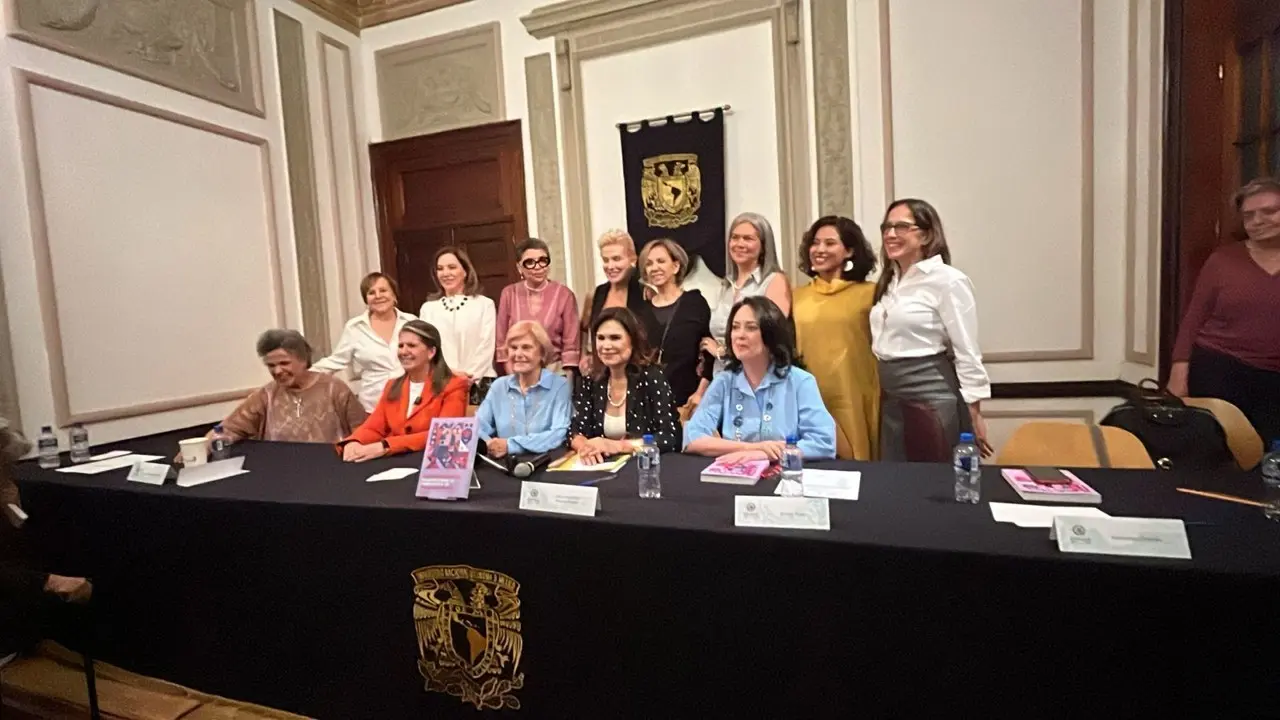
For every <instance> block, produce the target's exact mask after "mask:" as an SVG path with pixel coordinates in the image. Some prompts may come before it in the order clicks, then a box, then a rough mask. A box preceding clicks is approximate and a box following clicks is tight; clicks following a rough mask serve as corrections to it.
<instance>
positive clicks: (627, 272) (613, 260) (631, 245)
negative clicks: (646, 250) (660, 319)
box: [579, 230, 655, 374]
mask: <svg viewBox="0 0 1280 720" xmlns="http://www.w3.org/2000/svg"><path fill="white" fill-rule="evenodd" d="M596 245H597V246H599V248H600V262H601V264H602V265H603V266H604V277H605V281H604V282H602V283H600V284H599V285H597V286H596V289H595V292H594V293H592V295H591V299H590V304H589V305H588V304H587V303H585V302H584V303H583V307H582V329H583V332H585V333H586V335H587V342H586V344H585V345H584V347H585V348H586V349H587V352H586V353H584V354H583V356H582V362H581V363H579V365H580V367H581V368H582V372H583V373H584V374H585V373H589V372H591V363H592V356H591V354H590V350H591V343H592V341H593V340H594V337H592V336H593V335H594V332H592V331H591V328H593V327H595V325H596V318H598V317H599V316H600V312H601V311H603V310H604V309H605V308H615V307H625V308H626V309H628V310H630V311H631V314H632V315H635V317H636V319H637V320H639V321H640V322H641V323H642V324H643V325H644V326H645V327H652V326H653V324H654V322H655V321H654V319H653V312H652V311H651V310H650V307H649V303H648V301H646V300H645V297H644V287H643V286H642V285H641V284H640V273H638V272H636V244H635V241H634V240H632V239H631V235H630V234H628V233H627V231H626V230H606V231H605V233H604V234H603V235H601V236H600V239H599V240H597V241H596Z"/></svg>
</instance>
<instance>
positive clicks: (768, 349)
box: [684, 296, 836, 462]
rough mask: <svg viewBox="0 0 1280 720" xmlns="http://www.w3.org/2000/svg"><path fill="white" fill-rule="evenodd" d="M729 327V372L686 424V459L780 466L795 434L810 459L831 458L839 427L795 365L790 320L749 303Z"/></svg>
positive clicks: (762, 301)
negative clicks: (702, 457)
mask: <svg viewBox="0 0 1280 720" xmlns="http://www.w3.org/2000/svg"><path fill="white" fill-rule="evenodd" d="M728 324H729V331H728V333H727V336H726V337H725V342H724V344H725V360H726V364H725V372H722V373H719V374H717V375H716V376H715V379H713V380H712V381H711V385H710V387H708V388H707V392H706V394H704V395H703V396H702V402H701V403H700V404H699V405H698V409H697V410H696V411H695V412H694V413H693V417H691V418H689V424H688V425H686V426H685V429H684V437H685V441H684V449H685V452H689V453H695V454H698V455H710V456H713V457H714V456H720V457H721V459H723V460H725V461H727V462H745V461H748V460H779V459H781V458H782V450H783V448H784V447H785V446H786V439H787V437H788V436H792V435H794V436H795V437H796V440H797V445H798V447H799V448H800V451H801V452H802V453H804V457H805V459H806V460H829V459H831V458H834V457H835V456H836V421H835V419H834V418H832V417H831V413H829V412H827V408H826V406H824V405H823V404H822V395H821V394H820V393H819V392H818V383H817V381H816V380H814V379H813V375H810V374H809V373H808V372H806V371H805V370H802V369H801V368H800V367H799V366H798V365H797V362H798V361H799V358H798V357H797V356H796V348H795V341H794V340H793V339H792V335H791V325H790V323H788V322H787V318H786V316H785V315H783V314H782V311H781V310H779V309H778V306H777V305H775V304H774V303H773V301H772V300H770V299H769V298H767V297H762V296H756V297H748V298H745V299H743V300H742V301H740V302H739V303H738V304H737V305H735V306H734V307H733V310H732V311H731V312H730V313H729V323H728ZM717 432H718V433H719V437H717V436H716V433H717Z"/></svg>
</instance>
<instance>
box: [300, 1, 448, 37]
mask: <svg viewBox="0 0 1280 720" xmlns="http://www.w3.org/2000/svg"><path fill="white" fill-rule="evenodd" d="M464 2H467V0H297V3H298V4H299V5H302V6H303V7H305V8H309V9H311V10H313V11H315V13H316V14H318V15H320V16H321V17H323V18H325V19H327V20H329V21H330V22H332V23H334V24H336V25H339V26H341V27H343V28H345V29H347V30H350V31H351V32H353V33H356V34H357V35H358V34H360V30H361V29H362V28H367V27H373V26H374V25H381V24H383V23H389V22H392V21H395V20H402V19H404V18H407V17H412V16H414V15H420V14H422V13H425V12H430V11H432V10H439V9H441V8H446V7H449V6H451V5H459V4H461V3H464Z"/></svg>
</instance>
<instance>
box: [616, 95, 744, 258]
mask: <svg viewBox="0 0 1280 720" xmlns="http://www.w3.org/2000/svg"><path fill="white" fill-rule="evenodd" d="M618 131H619V133H620V134H621V135H622V172H623V179H624V182H625V187H626V193H627V231H628V232H630V233H631V237H632V238H633V239H634V240H635V242H636V250H637V251H639V250H640V248H641V247H643V246H644V244H645V243H647V242H649V241H650V240H653V239H654V238H670V239H672V240H674V241H676V243H678V244H679V245H680V247H682V248H684V250H685V252H687V253H688V254H689V260H690V262H692V261H693V258H695V257H700V258H702V264H703V265H704V266H706V268H707V269H708V270H711V271H712V272H714V273H715V274H716V275H718V276H720V277H724V239H725V177H724V108H715V109H714V110H706V111H698V112H693V113H685V114H684V115H668V116H667V117H665V118H654V119H649V120H641V121H639V122H635V123H625V124H619V125H618Z"/></svg>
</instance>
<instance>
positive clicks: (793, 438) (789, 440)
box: [787, 435, 800, 445]
mask: <svg viewBox="0 0 1280 720" xmlns="http://www.w3.org/2000/svg"><path fill="white" fill-rule="evenodd" d="M799 441H800V438H798V437H796V436H795V435H788V436H787V444H788V445H795V444H796V443H797V442H799Z"/></svg>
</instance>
